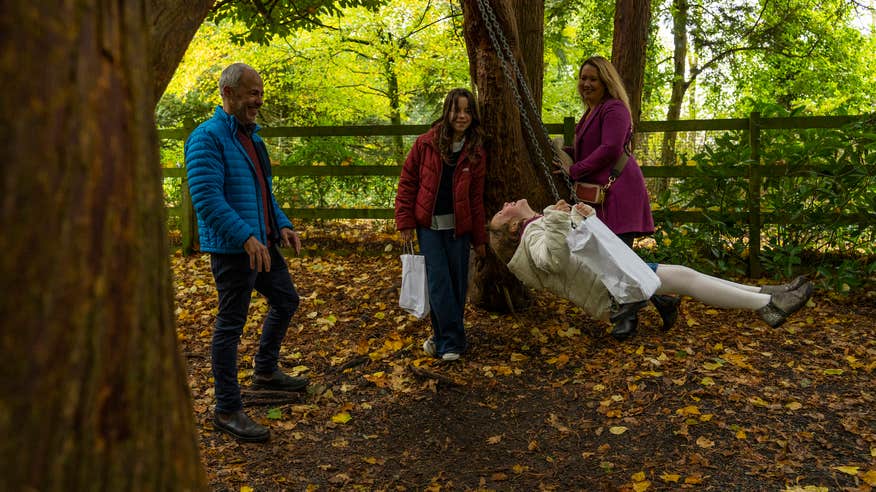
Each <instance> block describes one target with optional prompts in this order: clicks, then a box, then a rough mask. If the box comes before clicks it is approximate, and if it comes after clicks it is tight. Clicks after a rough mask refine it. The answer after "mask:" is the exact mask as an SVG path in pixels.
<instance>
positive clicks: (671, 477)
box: [660, 473, 681, 483]
mask: <svg viewBox="0 0 876 492" xmlns="http://www.w3.org/2000/svg"><path fill="white" fill-rule="evenodd" d="M660 479H661V480H663V481H664V482H673V483H675V482H678V480H679V479H681V475H676V474H674V473H664V474H662V475H660Z"/></svg>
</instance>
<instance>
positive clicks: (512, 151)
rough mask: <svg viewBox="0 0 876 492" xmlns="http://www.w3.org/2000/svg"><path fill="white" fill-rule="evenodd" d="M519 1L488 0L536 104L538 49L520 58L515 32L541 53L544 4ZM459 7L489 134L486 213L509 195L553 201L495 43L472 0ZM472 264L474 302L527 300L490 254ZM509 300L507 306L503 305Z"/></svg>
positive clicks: (536, 204) (497, 304) (491, 305)
mask: <svg viewBox="0 0 876 492" xmlns="http://www.w3.org/2000/svg"><path fill="white" fill-rule="evenodd" d="M520 2H521V0H487V3H488V4H489V5H490V7H491V8H492V10H493V12H494V14H495V17H496V19H497V21H498V22H499V24H500V26H501V33H502V35H503V36H504V38H505V40H506V42H507V44H508V46H509V47H510V49H511V51H512V52H513V54H514V56H515V59H516V60H517V64H518V66H519V67H520V70H521V72H522V73H523V74H524V77H525V78H526V79H527V82H528V83H529V82H530V81H531V82H532V84H533V85H537V86H538V89H537V90H533V89H532V88H530V90H531V91H532V94H533V97H535V94H538V99H537V103H536V104H538V105H539V107H540V105H541V79H542V66H543V60H542V57H541V55H540V54H532V53H530V56H529V57H527V59H526V60H525V61H524V58H523V56H522V55H521V53H522V50H521V42H520V39H521V38H520V35H519V34H518V33H519V32H520V28H519V26H521V25H523V26H526V27H525V28H524V32H525V33H526V36H525V42H526V46H527V49H533V50H536V49H537V52H538V53H541V50H542V49H543V48H541V46H542V44H543V43H542V41H541V40H540V39H537V38H539V37H540V36H543V30H539V29H537V28H534V27H533V26H536V25H540V24H541V23H543V22H544V21H543V18H544V5H543V4H542V2H525V3H526V6H527V7H526V8H525V9H523V8H521V9H519V10H515V8H514V7H515V5H517V4H520ZM462 12H463V17H464V19H465V42H466V48H467V50H468V58H469V66H470V70H471V77H472V80H473V81H474V82H475V85H476V87H477V92H478V103H479V105H480V108H481V117H482V118H483V123H484V129H485V130H486V132H487V134H488V136H489V140H488V142H487V149H486V150H487V156H488V163H487V185H486V190H485V196H484V202H485V206H486V210H487V219H488V220H489V218H490V217H491V216H492V215H493V214H494V213H495V212H496V211H498V210H499V209H500V208H501V206H502V204H503V203H504V202H506V201H509V200H512V199H518V198H526V199H528V200H529V202H530V203H531V204H532V206H533V208H535V209H537V210H538V209H540V208H541V207H544V206H546V205H548V204H550V203H553V202H554V201H555V199H554V197H553V196H552V194H551V192H550V191H549V187H548V185H547V182H548V181H547V178H546V177H545V176H544V173H543V171H542V170H541V168H540V164H538V163H536V162H534V160H533V159H532V158H530V155H535V154H534V153H531V152H530V150H531V149H530V147H531V146H532V144H530V143H529V142H530V138H529V137H528V136H527V135H526V134H525V130H524V127H523V123H522V120H521V110H520V108H519V106H518V103H517V100H516V99H515V97H514V93H513V87H512V86H510V85H509V83H508V80H507V79H506V78H505V75H504V74H503V71H502V67H501V65H500V64H499V62H498V59H497V58H496V47H494V46H493V45H492V43H491V41H490V37H489V35H488V33H487V28H486V26H485V25H484V21H483V19H482V18H481V13H480V10H479V8H478V4H477V0H463V2H462ZM536 46H538V48H536ZM527 63H529V64H527ZM512 74H513V71H512ZM528 74H537V75H528ZM518 90H519V91H520V92H521V94H522V87H520V86H519V89H518ZM540 117H541V115H540V114H539V115H533V116H531V117H530V124H532V125H534V126H533V129H534V131H535V132H536V134H538V133H541V129H540V127H539V126H538V121H539V120H540ZM539 139H540V140H539V144H538V145H539V146H540V149H541V152H542V154H543V155H544V157H545V159H546V160H547V164H548V165H550V162H551V156H550V153H549V151H548V147H547V142H546V140H545V139H544V138H543V137H539ZM475 264H476V265H475V279H476V280H475V282H474V285H473V289H472V291H471V295H472V299H473V300H474V301H475V302H476V303H478V304H480V305H481V306H483V307H485V308H487V309H492V310H507V309H508V308H509V307H513V308H514V309H520V308H523V307H525V305H526V304H527V302H528V296H527V294H526V290H525V289H524V288H523V287H522V285H521V284H520V283H519V282H518V281H517V280H516V279H515V278H514V277H513V276H512V275H511V273H510V272H508V270H507V268H505V266H504V264H502V263H501V262H500V261H498V259H497V258H496V257H495V256H493V255H492V254H489V255H488V257H487V259H486V260H478V261H476V262H475ZM509 301H510V303H511V305H512V306H508V303H509Z"/></svg>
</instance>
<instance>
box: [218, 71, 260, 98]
mask: <svg viewBox="0 0 876 492" xmlns="http://www.w3.org/2000/svg"><path fill="white" fill-rule="evenodd" d="M248 70H252V71H253V72H255V69H254V68H252V67H251V66H249V65H247V64H246V63H232V64H231V65H228V66H227V67H225V70H223V71H222V75H220V76H219V95H222V94H224V93H225V88H226V87H231V88H232V89H236V88H237V87H238V86H240V79H241V77H243V74H244V73H246V72H247V71H248ZM256 73H258V72H256Z"/></svg>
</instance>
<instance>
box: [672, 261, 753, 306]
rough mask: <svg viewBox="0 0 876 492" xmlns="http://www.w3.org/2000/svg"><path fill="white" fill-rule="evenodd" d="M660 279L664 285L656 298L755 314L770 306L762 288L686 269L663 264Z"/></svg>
mask: <svg viewBox="0 0 876 492" xmlns="http://www.w3.org/2000/svg"><path fill="white" fill-rule="evenodd" d="M657 276H658V277H660V282H661V283H662V285H661V286H660V288H659V289H657V292H655V294H678V295H683V296H689V297H693V298H694V299H696V300H698V301H701V302H703V303H705V304H708V305H710V306H714V307H719V308H736V309H751V310H755V309H760V308H762V307H764V306H766V305H767V304H768V303H769V302H770V295H769V294H763V293H760V292H759V291H760V287H756V286H754V285H745V284H737V283H735V282H731V281H729V280H724V279H720V278H717V277H712V276H709V275H706V274H705V273H700V272H698V271H696V270H694V269H692V268H688V267H686V266H681V265H663V264H661V265H659V266H658V267H657Z"/></svg>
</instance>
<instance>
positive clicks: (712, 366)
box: [703, 362, 722, 371]
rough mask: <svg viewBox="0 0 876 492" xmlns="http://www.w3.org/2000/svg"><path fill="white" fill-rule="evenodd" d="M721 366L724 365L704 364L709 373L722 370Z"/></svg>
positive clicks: (716, 363)
mask: <svg viewBox="0 0 876 492" xmlns="http://www.w3.org/2000/svg"><path fill="white" fill-rule="evenodd" d="M721 365H722V364H721V363H720V362H704V363H703V367H704V368H705V369H706V370H707V371H714V370H715V369H720V367H721Z"/></svg>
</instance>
